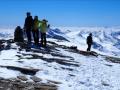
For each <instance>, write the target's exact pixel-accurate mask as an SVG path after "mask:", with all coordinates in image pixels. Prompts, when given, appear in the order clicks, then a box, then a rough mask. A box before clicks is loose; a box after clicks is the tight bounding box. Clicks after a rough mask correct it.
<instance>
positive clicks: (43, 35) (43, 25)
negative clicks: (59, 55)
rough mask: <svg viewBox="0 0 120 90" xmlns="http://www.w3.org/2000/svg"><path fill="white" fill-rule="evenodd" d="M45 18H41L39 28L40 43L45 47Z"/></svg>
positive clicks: (46, 26)
mask: <svg viewBox="0 0 120 90" xmlns="http://www.w3.org/2000/svg"><path fill="white" fill-rule="evenodd" d="M47 22H48V21H47V20H45V19H43V20H42V23H41V26H40V27H41V28H40V31H41V45H42V46H44V47H46V43H47V41H46V32H47V28H48V25H47Z"/></svg>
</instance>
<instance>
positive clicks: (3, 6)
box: [0, 0, 120, 26]
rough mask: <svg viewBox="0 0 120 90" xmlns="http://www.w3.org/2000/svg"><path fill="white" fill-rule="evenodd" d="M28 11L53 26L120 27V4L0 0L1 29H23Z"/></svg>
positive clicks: (88, 0)
mask: <svg viewBox="0 0 120 90" xmlns="http://www.w3.org/2000/svg"><path fill="white" fill-rule="evenodd" d="M27 11H30V12H31V13H32V16H35V15H38V16H39V19H40V20H41V19H44V18H45V19H47V20H48V21H49V23H50V24H51V25H52V26H116V25H120V0H0V26H16V25H21V26H23V24H24V19H25V17H26V12H27Z"/></svg>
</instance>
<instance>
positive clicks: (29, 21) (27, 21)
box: [24, 12, 33, 44]
mask: <svg viewBox="0 0 120 90" xmlns="http://www.w3.org/2000/svg"><path fill="white" fill-rule="evenodd" d="M32 27H33V19H32V16H31V14H30V12H27V17H26V19H25V24H24V30H25V32H26V34H27V40H28V44H31V31H32Z"/></svg>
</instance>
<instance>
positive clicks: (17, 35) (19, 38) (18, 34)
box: [14, 26, 24, 42]
mask: <svg viewBox="0 0 120 90" xmlns="http://www.w3.org/2000/svg"><path fill="white" fill-rule="evenodd" d="M14 41H15V42H23V41H24V38H23V30H22V29H21V27H20V26H17V27H16V28H15V32H14Z"/></svg>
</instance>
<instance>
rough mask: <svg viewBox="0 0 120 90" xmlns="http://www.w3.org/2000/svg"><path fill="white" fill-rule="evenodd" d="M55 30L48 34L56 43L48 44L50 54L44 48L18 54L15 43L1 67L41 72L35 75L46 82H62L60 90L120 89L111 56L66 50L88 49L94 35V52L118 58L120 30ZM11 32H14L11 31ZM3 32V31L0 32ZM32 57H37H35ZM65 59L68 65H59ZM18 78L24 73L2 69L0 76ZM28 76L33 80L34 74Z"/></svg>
mask: <svg viewBox="0 0 120 90" xmlns="http://www.w3.org/2000/svg"><path fill="white" fill-rule="evenodd" d="M56 30H58V29H56V28H55V29H54V28H53V29H52V31H49V32H52V34H50V33H48V36H50V35H52V36H51V37H50V38H49V39H48V41H52V42H54V43H56V44H54V43H49V42H48V45H49V47H50V51H48V50H46V49H44V48H41V49H40V52H32V51H30V52H26V50H24V49H23V50H22V51H19V49H18V48H19V46H17V45H16V44H15V43H13V44H12V45H11V49H9V50H3V51H1V54H0V65H2V66H6V65H8V66H19V67H27V68H37V69H40V71H39V72H37V73H36V75H35V76H37V77H39V78H42V80H43V82H47V81H48V80H52V81H57V82H61V84H57V85H58V86H59V87H58V88H59V90H120V77H119V75H120V63H113V62H110V61H109V60H108V61H107V60H106V57H108V56H101V55H99V56H98V57H95V56H85V55H82V54H80V53H75V52H72V51H70V49H66V48H63V46H64V45H65V46H71V45H76V46H78V48H79V49H80V50H86V47H87V46H86V41H85V40H86V37H87V35H88V34H89V33H90V32H92V33H93V37H94V45H93V49H92V50H94V51H97V52H100V53H102V54H108V55H114V56H116V57H117V55H118V56H119V54H120V52H119V50H120V49H119V35H120V34H119V28H104V27H100V28H98V27H89V28H88V27H82V28H75V27H74V28H73V27H64V28H63V27H62V28H60V27H59V30H60V31H56ZM10 31H11V32H12V30H10ZM2 32H3V31H2V30H1V31H0V33H2ZM7 32H8V33H7V34H6V33H5V34H4V35H5V36H6V35H10V37H12V35H13V34H10V33H11V32H9V30H7ZM56 36H60V37H62V39H61V38H56V39H54V38H53V37H56ZM0 37H1V38H5V37H3V36H0ZM10 37H7V38H6V39H8V38H10ZM57 44H58V45H57ZM61 45H63V46H61ZM65 46H64V47H65ZM44 51H46V52H44ZM43 52H44V53H43ZM33 56H36V57H34V58H33ZM62 60H63V62H64V63H65V64H64V63H61V62H60V61H62ZM118 60H120V59H118ZM68 64H69V65H68ZM72 64H73V65H72ZM74 64H75V65H74ZM19 75H24V74H22V73H21V72H19V71H14V70H9V69H6V68H0V77H4V78H12V77H17V76H19ZM25 76H26V77H27V78H29V80H30V76H31V75H25Z"/></svg>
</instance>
